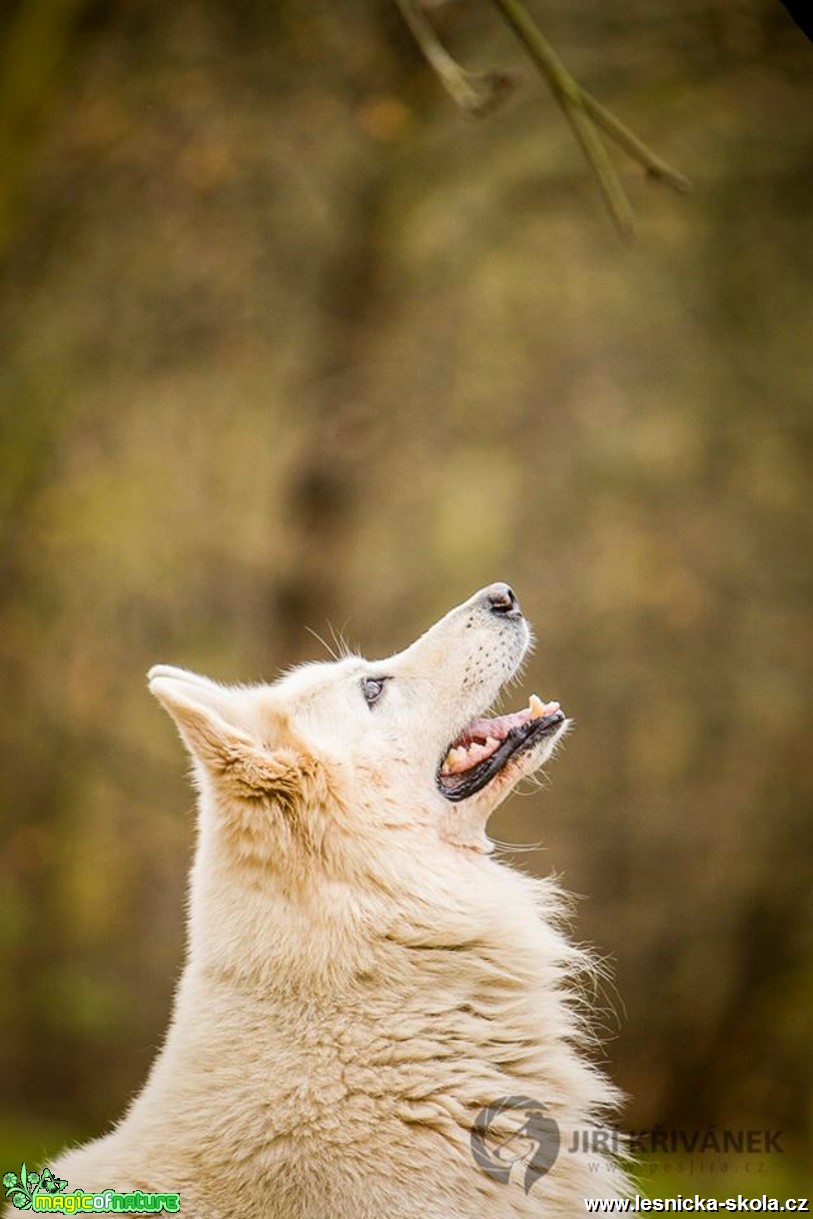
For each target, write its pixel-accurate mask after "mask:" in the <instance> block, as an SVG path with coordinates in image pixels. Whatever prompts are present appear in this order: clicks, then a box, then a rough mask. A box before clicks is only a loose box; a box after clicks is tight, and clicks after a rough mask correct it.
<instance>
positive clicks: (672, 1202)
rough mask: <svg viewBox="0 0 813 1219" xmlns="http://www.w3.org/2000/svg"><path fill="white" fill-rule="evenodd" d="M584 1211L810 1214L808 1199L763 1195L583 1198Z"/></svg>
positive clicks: (603, 1213)
mask: <svg viewBox="0 0 813 1219" xmlns="http://www.w3.org/2000/svg"><path fill="white" fill-rule="evenodd" d="M584 1209H585V1210H586V1211H587V1213H588V1214H590V1215H606V1214H610V1215H618V1214H635V1213H637V1212H642V1211H660V1212H663V1211H673V1212H678V1213H680V1212H683V1211H685V1212H686V1213H690V1212H692V1211H695V1212H708V1211H711V1212H714V1211H740V1212H742V1211H748V1212H750V1213H752V1214H760V1213H763V1214H764V1212H765V1211H775V1212H781V1211H786V1212H792V1213H793V1214H794V1215H800V1214H807V1213H808V1212H809V1211H810V1199H809V1198H786V1199H785V1200H784V1202H783V1201H782V1200H781V1199H779V1198H770V1197H768V1195H767V1194H763V1195H762V1196H761V1197H760V1198H746V1197H745V1195H744V1194H737V1196H736V1197H735V1198H704V1197H703V1196H702V1194H686V1195H685V1196H684V1195H683V1194H678V1196H677V1197H676V1198H642V1197H641V1196H640V1195H639V1194H636V1195H635V1197H634V1198H613V1199H609V1198H585V1200H584Z"/></svg>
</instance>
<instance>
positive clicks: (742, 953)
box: [0, 0, 813, 1194]
mask: <svg viewBox="0 0 813 1219" xmlns="http://www.w3.org/2000/svg"><path fill="white" fill-rule="evenodd" d="M533 7H534V11H535V12H536V13H537V15H538V17H539V19H540V21H541V22H542V25H543V28H544V29H545V30H546V33H547V34H548V36H549V37H550V38H551V39H552V40H553V42H554V43H555V45H556V46H557V48H558V50H559V51H560V53H561V54H562V56H563V57H564V59H565V60H566V62H567V63H568V64H569V66H570V67H571V68H572V69H573V70H574V72H575V73H576V75H577V76H578V77H579V78H580V79H581V81H582V83H584V84H585V85H586V86H588V87H589V88H590V89H591V91H592V92H594V93H595V94H597V95H598V96H599V97H601V99H602V100H603V101H605V103H607V104H608V105H610V106H611V107H612V108H613V109H614V110H616V112H617V113H618V114H619V115H620V116H621V117H622V118H623V119H624V120H625V121H626V122H628V123H629V124H630V125H631V126H632V127H633V129H634V130H636V131H637V132H638V133H639V134H640V135H642V136H643V137H644V138H646V139H647V140H648V141H649V142H650V143H651V144H653V145H654V146H655V147H656V148H657V149H658V150H659V151H660V152H661V153H662V154H663V155H665V156H667V157H668V158H669V159H670V160H671V161H673V162H674V163H676V164H677V165H678V166H679V167H680V168H681V169H682V170H683V171H684V172H686V173H688V174H689V175H690V176H691V177H692V178H693V179H694V181H695V186H696V190H695V193H694V194H693V195H692V196H691V197H681V196H678V195H674V194H672V193H670V192H668V191H667V190H665V189H663V188H660V187H658V186H657V185H653V184H651V183H648V182H646V181H645V180H644V178H643V176H642V175H641V173H640V172H639V171H638V169H637V168H636V167H635V166H632V165H629V164H627V163H625V162H624V161H623V159H618V160H617V163H618V165H619V169H620V170H621V171H622V173H623V177H624V182H625V184H626V185H627V188H628V190H629V192H630V194H631V197H632V199H633V202H634V205H635V207H636V210H637V213H638V217H639V227H640V239H639V241H638V243H637V245H636V246H635V247H633V248H625V247H624V246H623V245H622V244H621V243H620V242H619V241H618V239H617V238H616V236H615V234H614V232H613V231H612V228H611V226H610V224H609V222H608V220H607V218H606V215H605V214H604V212H603V211H602V206H601V201H600V198H599V195H598V192H597V188H596V186H595V183H594V181H593V180H592V179H591V177H590V175H589V172H588V170H587V169H586V167H585V165H584V164H583V162H582V159H581V156H580V153H579V151H578V149H577V147H576V146H575V144H574V142H573V140H572V138H571V136H570V134H569V131H568V129H567V127H566V125H565V123H564V121H563V120H562V118H561V116H560V114H559V111H558V109H557V107H556V105H555V103H554V102H553V101H552V99H551V98H550V96H549V95H548V94H547V92H546V90H545V88H544V86H543V85H542V83H541V82H540V81H539V80H538V79H536V78H535V77H534V74H533V71H532V70H530V69H528V70H526V71H525V73H524V78H523V80H522V82H521V85H520V87H519V88H518V89H517V91H516V92H515V94H514V95H513V96H512V97H511V99H510V100H509V101H508V103H507V104H506V105H505V106H504V107H503V108H502V109H500V110H499V112H498V113H496V114H494V115H492V116H491V117H489V118H488V119H485V120H473V119H471V118H466V117H465V116H463V115H461V114H460V113H459V112H458V111H457V110H456V109H455V107H454V106H453V104H452V103H451V102H450V101H449V99H448V98H447V97H446V96H445V95H444V94H443V93H442V92H441V90H440V89H439V87H438V84H437V81H436V80H435V79H434V77H433V76H432V75H431V73H430V71H429V69H428V68H427V67H426V66H425V64H424V62H423V60H422V59H421V57H420V54H419V52H418V50H417V48H416V46H415V44H414V43H413V42H412V40H411V38H410V35H409V33H408V32H407V31H406V29H405V28H404V26H403V24H402V22H401V19H400V16H399V14H398V12H397V10H396V8H395V6H394V4H392V3H390V2H389V0H343V2H342V4H340V5H339V4H335V3H331V2H328V0H311V2H310V3H308V4H303V3H300V2H299V0H296V2H295V0H274V3H271V4H265V5H259V4H254V3H249V2H248V0H229V2H228V3H226V2H225V0H178V2H177V3H174V4H171V5H167V4H164V3H159V0H107V2H106V3H102V2H101V0H92V2H88V0H17V3H12V4H11V5H10V6H9V7H7V8H6V9H5V15H4V16H3V17H2V18H0V21H2V26H1V27H0V43H1V44H2V47H3V50H2V55H1V58H2V66H3V78H2V79H3V83H2V86H1V88H2V92H0V148H2V156H0V252H1V254H2V263H3V267H2V298H1V299H0V346H1V347H2V373H1V374H0V375H1V376H2V382H1V383H0V384H1V385H2V397H3V405H2V478H1V480H0V669H1V672H2V700H1V702H0V728H1V730H2V758H0V775H2V819H3V826H2V893H3V897H2V909H1V910H0V975H1V976H2V985H0V1023H1V1024H2V1032H1V1033H0V1097H1V1098H2V1099H1V1100H0V1148H2V1156H0V1167H1V1168H2V1169H3V1170H5V1169H7V1168H9V1167H14V1168H16V1167H17V1164H18V1161H19V1160H20V1159H22V1158H23V1157H25V1158H27V1159H28V1161H29V1163H32V1164H33V1163H34V1162H37V1161H41V1158H42V1157H43V1156H47V1154H49V1153H50V1152H52V1151H53V1150H54V1149H55V1148H56V1147H58V1146H59V1145H60V1144H61V1142H62V1141H63V1139H65V1138H81V1137H85V1136H88V1135H91V1134H94V1133H98V1132H99V1131H100V1130H101V1129H102V1128H103V1127H104V1126H105V1125H106V1124H107V1123H108V1122H109V1121H110V1120H111V1119H113V1118H114V1117H116V1116H118V1115H119V1113H120V1112H121V1110H122V1108H123V1106H124V1103H125V1101H126V1099H127V1098H128V1097H129V1096H130V1095H131V1094H132V1093H133V1091H134V1090H135V1089H136V1088H137V1087H138V1085H139V1084H140V1082H141V1081H142V1079H143V1077H144V1075H145V1072H146V1070H147V1068H148V1065H149V1063H150V1061H151V1059H152V1056H153V1054H154V1052H155V1049H156V1047H157V1045H158V1044H160V1040H161V1036H162V1032H163V1029H164V1027H165V1023H166V1020H167V1017H168V1014H169V1010H170V1003H171V997H172V992H173V986H174V983H175V979H176V977H177V975H178V971H179V968H180V965H181V961H182V951H183V917H184V889H185V876H186V871H187V868H188V865H189V862H190V855H191V849H192V843H193V813H192V802H193V797H192V793H191V789H190V787H189V785H188V783H187V779H186V762H185V760H184V757H183V755H182V751H181V748H180V745H179V743H178V741H177V739H176V736H175V733H174V730H173V729H172V726H171V725H170V723H169V722H168V721H167V719H166V718H165V716H164V715H163V713H162V712H161V711H160V709H159V708H158V706H157V705H156V704H154V703H153V702H152V701H151V699H150V698H149V695H148V693H147V691H146V687H145V680H144V675H145V671H146V669H147V668H148V666H149V665H150V664H151V663H153V662H155V661H159V660H160V661H169V662H172V663H177V664H183V665H187V666H189V667H191V668H194V669H197V670H199V671H203V672H206V673H208V674H210V675H212V676H215V677H217V678H219V679H223V680H227V681H228V680H251V679H260V678H268V679H271V678H273V677H274V676H275V674H276V673H277V672H278V670H279V669H280V668H281V667H283V666H286V665H288V664H290V663H291V662H294V661H297V660H302V659H305V658H311V657H316V656H319V655H321V654H322V648H321V646H320V645H319V644H318V643H317V641H316V640H315V639H314V638H313V636H312V635H310V634H309V633H308V630H307V628H309V627H310V628H312V629H313V630H315V631H317V632H319V633H320V634H326V633H327V634H329V633H330V631H331V629H335V630H336V631H342V632H344V633H345V634H346V635H347V637H348V638H349V639H350V641H351V642H352V643H353V644H355V645H357V646H358V647H359V648H361V649H362V650H363V651H364V652H366V653H367V654H369V655H374V654H376V653H379V654H382V653H383V654H386V653H388V652H390V651H392V650H394V649H395V648H397V647H400V646H402V645H403V644H405V643H406V642H408V641H409V640H410V639H411V638H413V637H414V636H415V635H416V634H417V633H418V631H419V630H421V629H423V628H424V627H425V626H427V625H428V624H429V623H430V622H432V621H433V620H434V619H435V618H436V617H437V616H439V614H440V613H441V612H443V611H445V609H447V608H448V607H449V606H450V605H452V604H454V603H456V602H457V601H459V600H462V599H463V598H465V597H466V596H468V595H469V594H470V593H471V592H472V591H473V590H474V589H476V588H477V587H479V586H480V585H482V584H485V583H488V582H490V581H492V580H495V579H506V580H509V581H511V582H512V583H513V584H514V585H515V587H516V589H517V591H518V593H519V595H520V597H521V600H522V602H523V605H524V607H525V609H526V611H527V612H528V613H529V615H530V616H531V617H532V618H533V619H534V621H535V624H536V627H537V629H538V634H539V646H538V649H537V652H536V654H535V656H534V658H533V660H532V662H531V665H530V672H529V675H528V678H527V681H526V682H525V685H524V687H523V688H524V689H525V690H526V692H527V691H529V690H531V689H536V690H538V691H539V693H540V694H541V695H543V696H546V697H557V698H559V699H561V701H562V703H563V705H564V706H565V707H566V709H567V710H568V712H569V713H570V714H571V715H573V716H574V717H575V719H576V721H577V725H578V730H577V731H576V733H575V734H574V735H573V737H572V738H571V740H570V742H569V744H568V746H567V749H566V750H565V752H564V753H563V754H562V755H561V756H560V758H559V759H558V760H557V762H556V763H555V765H554V766H553V767H552V768H551V771H550V783H549V784H548V786H547V789H546V790H544V791H541V792H534V793H533V794H531V795H528V796H526V797H524V798H523V797H522V796H515V797H513V798H512V799H511V801H510V802H509V803H508V804H507V805H506V806H505V807H504V808H503V809H502V810H501V811H500V812H499V813H498V815H497V816H496V817H495V818H494V822H493V825H492V829H493V832H494V834H495V836H496V837H498V838H500V839H502V840H506V841H509V842H513V843H524V844H535V843H540V842H541V844H542V846H541V847H539V848H538V849H535V850H530V851H528V852H527V853H524V854H521V855H519V856H518V857H517V860H518V866H521V867H526V868H529V869H531V870H534V871H543V872H546V871H550V870H556V871H557V872H559V873H561V874H562V875H563V877H564V880H565V883H566V885H567V886H568V887H569V888H570V889H572V890H573V891H575V892H576V893H578V894H581V895H585V898H584V900H582V901H580V902H579V903H578V913H577V930H576V934H577V935H578V937H579V938H580V939H583V940H586V941H589V942H592V943H593V944H594V945H595V946H596V947H597V949H598V950H599V951H600V953H602V954H603V955H605V956H607V957H608V958H609V959H610V960H611V961H612V962H613V963H614V969H615V975H616V982H617V989H618V994H617V995H613V994H610V995H609V996H608V998H607V1000H606V1002H607V1005H608V1007H609V1008H612V1011H613V1012H614V1013H615V1014H614V1015H613V1014H612V1012H608V1014H607V1016H606V1019H605V1023H606V1025H607V1032H608V1041H607V1046H606V1054H607V1059H608V1062H609V1065H610V1069H611V1071H612V1073H613V1075H614V1076H615V1078H616V1079H617V1080H618V1082H619V1083H620V1084H621V1085H622V1086H623V1087H624V1088H625V1089H626V1090H627V1091H628V1093H629V1096H630V1099H629V1103H628V1106H627V1110H626V1112H625V1114H624V1122H623V1124H624V1125H625V1126H626V1127H627V1128H632V1129H647V1128H652V1127H653V1126H655V1125H656V1124H660V1125H662V1126H663V1127H666V1128H668V1129H680V1130H684V1131H689V1132H692V1131H700V1132H708V1131H709V1130H710V1129H712V1128H714V1129H715V1130H717V1131H723V1130H725V1129H728V1130H740V1129H745V1130H760V1131H762V1130H770V1131H776V1130H781V1131H782V1132H783V1133H782V1136H781V1146H782V1147H783V1151H782V1152H781V1153H777V1152H770V1153H769V1154H767V1155H765V1154H756V1155H750V1156H742V1155H740V1156H737V1155H728V1156H715V1155H713V1154H712V1153H711V1152H709V1153H708V1154H706V1155H704V1156H698V1155H692V1156H687V1155H686V1154H682V1155H677V1156H674V1155H673V1156H668V1157H666V1160H665V1162H663V1158H662V1160H661V1161H659V1162H658V1163H657V1164H653V1165H649V1166H645V1171H646V1172H647V1173H648V1174H649V1178H650V1179H648V1184H649V1188H651V1189H653V1191H657V1190H658V1189H661V1190H663V1191H666V1190H667V1189H668V1188H677V1187H678V1186H679V1187H681V1188H686V1189H688V1187H689V1185H692V1186H693V1187H694V1186H700V1185H701V1184H702V1185H703V1187H704V1188H706V1189H707V1190H708V1191H709V1192H711V1191H712V1190H713V1189H717V1188H720V1189H723V1187H725V1188H724V1189H723V1192H726V1190H728V1188H729V1187H731V1186H733V1185H734V1184H735V1183H738V1184H739V1185H740V1186H741V1187H743V1188H748V1189H750V1190H751V1192H752V1193H754V1194H757V1193H760V1194H761V1192H762V1190H763V1187H769V1186H770V1187H774V1188H777V1189H779V1188H780V1186H781V1187H783V1188H785V1187H786V1188H788V1189H790V1188H792V1187H793V1188H795V1189H796V1190H797V1191H801V1190H802V1189H803V1188H805V1187H806V1186H807V1185H809V1181H810V1177H809V1175H808V1173H807V1169H806V1164H807V1163H808V1162H809V1157H810V1154H811V1144H810V1137H809V1136H810V1097H811V1087H810V1083H811V1050H810V1046H811V1033H812V1032H813V1030H812V1029H811V1023H810V1010H811V998H813V943H812V937H811V917H810V916H811V909H810V892H811V830H810V818H809V814H810V793H811V782H810V780H811V749H810V711H811V708H810V697H809V696H810V689H811V676H812V675H811V672H810V663H809V662H810V659H811V649H810V620H809V614H808V611H809V605H810V599H809V594H810V574H811V565H810V549H811V534H810V528H809V526H810V517H811V511H810V481H809V480H810V473H811V460H810V459H811V448H812V447H813V446H812V445H811V428H810V416H811V390H812V387H813V73H812V72H811V70H812V69H813V51H812V50H811V46H810V44H809V43H808V42H807V41H806V39H805V37H804V35H803V34H802V33H801V31H800V30H798V29H797V28H796V27H795V26H794V25H793V23H792V22H791V20H790V18H789V17H788V16H787V14H786V12H785V10H784V9H783V8H782V6H781V5H780V4H779V3H778V2H776V0H743V2H741V3H731V2H730V0H684V2H683V3H679V4H676V5H667V6H664V5H663V4H661V3H659V2H658V0H628V2H627V3H625V4H623V5H609V4H604V3H600V2H599V0H546V2H545V3H544V4H542V3H541V2H538V3H536V4H535V5H534V6H533ZM432 16H433V20H434V21H435V23H436V26H437V28H438V29H439V30H440V31H441V33H442V35H443V37H444V39H445V40H446V41H447V43H448V45H449V46H450V47H451V48H452V49H453V50H454V52H455V54H457V55H458V57H459V58H460V59H461V60H462V61H463V62H465V63H466V64H467V65H469V66H471V67H488V66H492V65H494V64H500V65H510V64H517V63H519V62H521V61H522V56H521V52H520V50H519V48H518V47H517V46H516V44H515V43H514V42H513V41H512V39H511V36H510V34H509V33H508V32H507V31H506V30H505V29H504V28H503V27H502V26H501V25H500V23H499V20H498V18H497V16H496V14H495V12H494V10H493V9H492V8H491V7H490V6H489V5H488V4H487V3H480V4H476V3H474V0H470V2H468V3H464V2H463V0H461V2H460V3H452V4H441V5H438V6H437V7H436V8H435V9H434V10H433V13H432Z"/></svg>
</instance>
